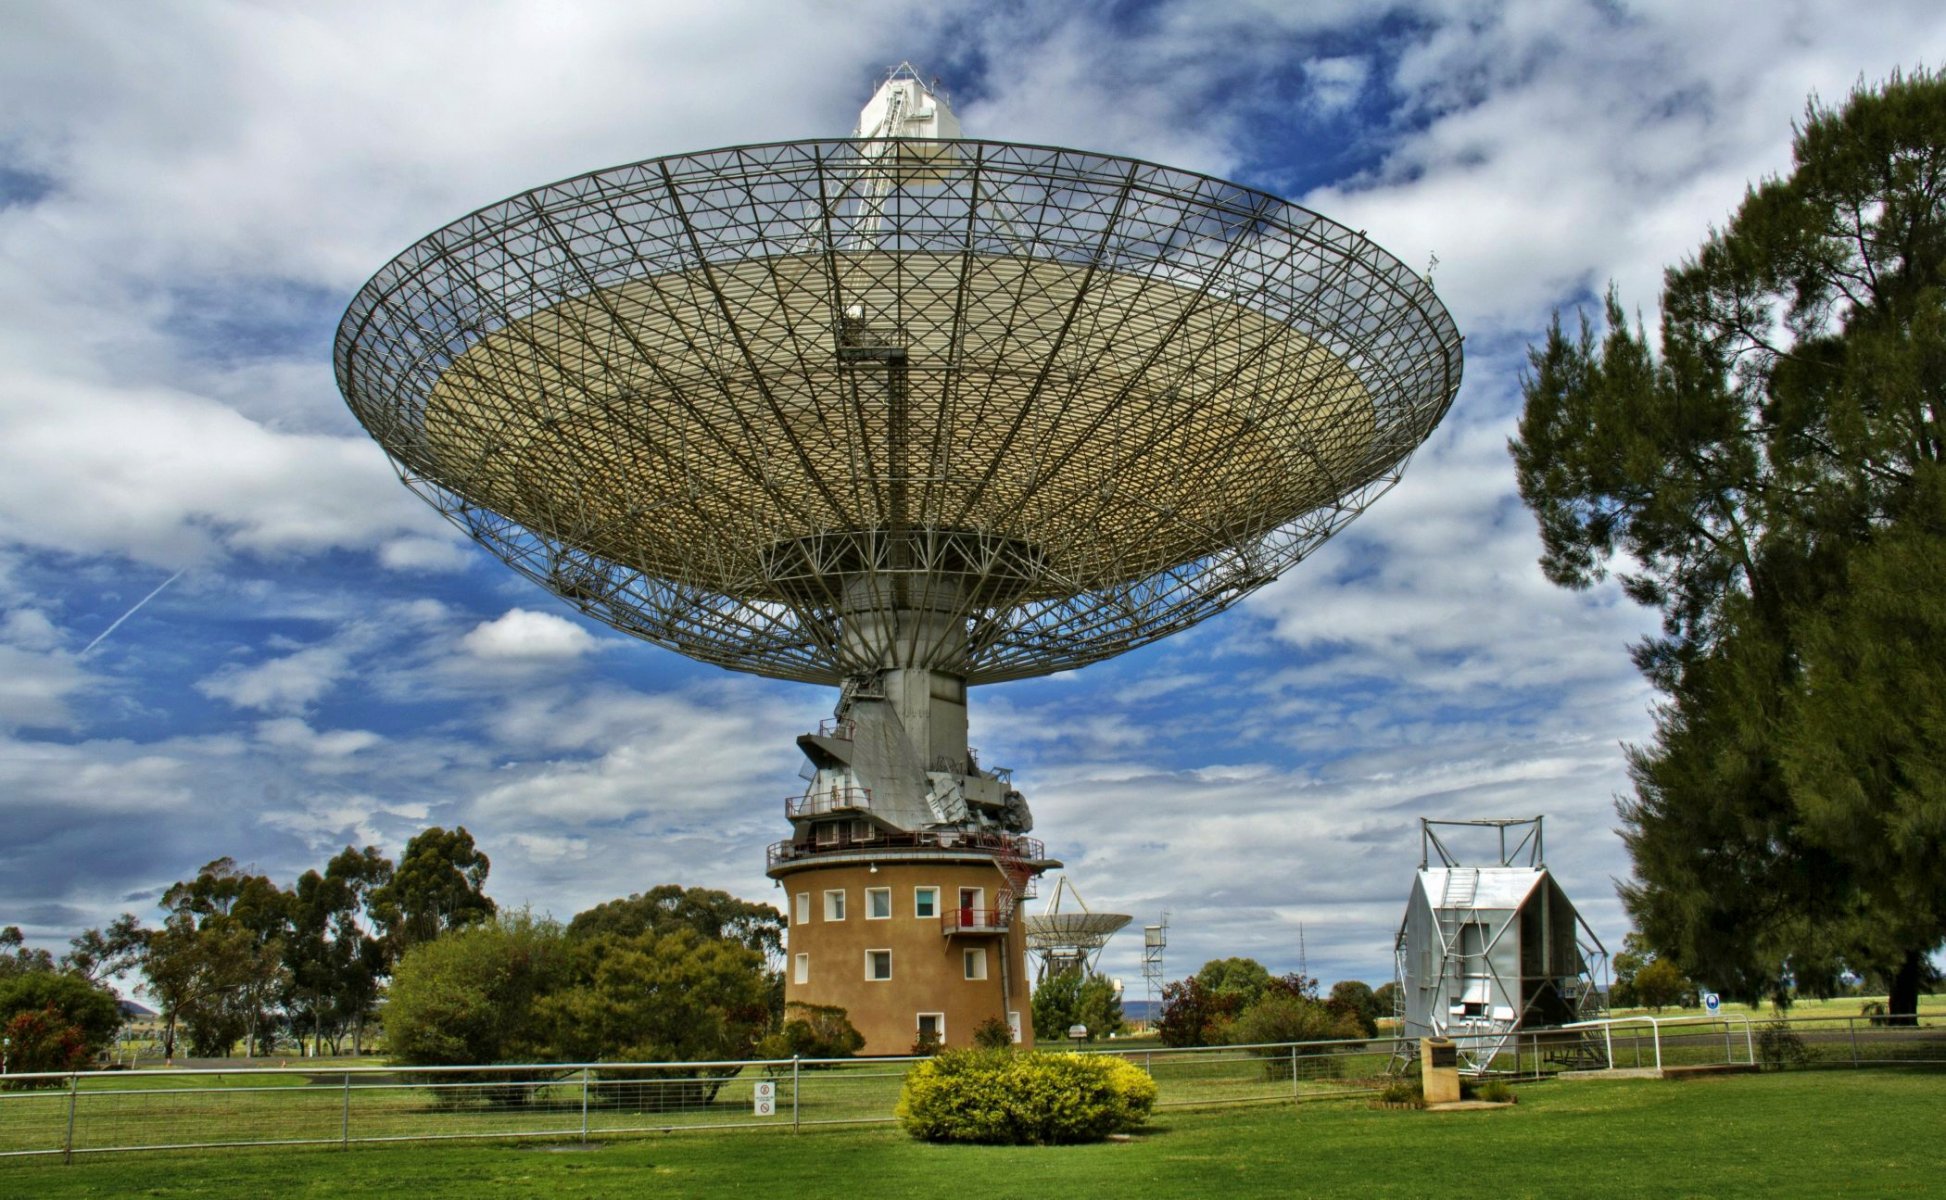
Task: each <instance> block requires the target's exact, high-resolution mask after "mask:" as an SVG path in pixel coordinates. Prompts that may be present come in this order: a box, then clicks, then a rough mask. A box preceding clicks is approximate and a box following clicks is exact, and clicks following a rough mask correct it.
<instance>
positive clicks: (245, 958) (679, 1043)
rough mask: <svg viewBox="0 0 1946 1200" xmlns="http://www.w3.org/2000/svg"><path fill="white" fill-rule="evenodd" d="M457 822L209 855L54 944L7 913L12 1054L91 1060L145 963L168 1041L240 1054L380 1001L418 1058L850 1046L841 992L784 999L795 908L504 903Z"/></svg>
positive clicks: (63, 1062)
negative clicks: (26, 934) (264, 868)
mask: <svg viewBox="0 0 1946 1200" xmlns="http://www.w3.org/2000/svg"><path fill="white" fill-rule="evenodd" d="M490 869H491V862H490V860H489V859H488V857H487V855H486V854H485V853H484V852H483V851H482V850H480V848H479V847H478V846H477V845H475V843H474V841H473V837H472V835H471V834H470V833H468V832H467V830H466V829H465V828H463V827H462V828H457V829H452V830H447V829H444V828H440V827H436V826H435V827H432V828H429V829H426V830H424V831H422V832H421V833H420V834H418V835H417V836H415V837H414V838H412V839H411V840H410V841H409V842H407V844H406V847H405V850H404V852H403V853H402V854H401V855H400V857H399V860H398V861H397V862H396V863H394V862H393V861H392V860H391V859H389V858H387V857H386V856H385V855H384V854H383V853H381V852H380V851H379V850H378V849H377V848H376V847H371V846H368V847H365V848H364V849H362V850H360V849H356V848H354V847H350V846H347V847H346V848H345V849H344V850H343V851H342V852H340V853H339V854H337V855H336V856H334V857H333V858H332V859H331V860H330V861H329V862H327V863H326V864H325V865H324V868H323V869H322V870H309V871H306V872H304V874H302V875H300V876H299V877H298V878H297V879H296V881H295V882H293V883H292V884H291V885H290V886H288V887H283V886H279V885H278V884H276V883H275V882H274V881H272V880H271V879H270V878H268V877H267V876H265V875H262V874H259V873H255V872H252V871H250V870H247V869H245V868H240V867H238V866H237V864H236V863H235V861H234V860H233V859H230V858H219V859H217V860H215V861H214V862H211V863H209V864H207V865H205V866H204V867H203V868H202V869H201V870H200V871H198V872H197V873H196V875H195V876H194V877H193V878H191V879H188V880H183V881H180V882H178V883H175V884H173V885H171V886H170V887H169V888H167V889H165V890H164V892H163V894H162V897H161V899H160V901H159V902H158V907H159V908H160V910H161V921H160V924H159V925H158V926H156V927H146V926H144V925H143V923H142V922H141V921H140V920H139V919H138V918H137V917H136V916H135V915H134V914H131V913H124V914H122V915H121V916H120V917H118V918H117V919H116V920H115V921H113V922H112V923H110V924H109V925H108V926H107V927H106V928H103V929H91V930H88V931H86V932H84V933H82V934H81V935H79V936H77V937H76V938H74V939H73V941H72V942H71V943H70V949H69V951H68V953H67V954H65V955H63V956H61V957H60V958H59V959H58V960H57V959H56V958H55V957H54V956H53V955H52V954H50V953H49V952H48V951H45V950H40V949H35V948H31V947H28V946H27V945H26V944H25V939H24V938H23V937H22V936H21V933H20V931H19V930H18V929H17V928H13V927H8V928H7V929H5V930H0V1032H4V1033H5V1035H6V1036H7V1039H8V1040H7V1043H6V1048H7V1049H8V1050H9V1051H10V1057H11V1061H10V1062H9V1064H8V1070H9V1071H10V1072H12V1073H16V1074H17V1073H20V1072H23V1071H62V1070H72V1069H77V1068H81V1067H85V1066H87V1065H89V1064H90V1063H91V1062H93V1061H94V1060H95V1058H96V1057H97V1056H99V1055H100V1054H101V1053H102V1051H103V1050H104V1049H106V1047H107V1046H108V1044H109V1041H110V1039H111V1038H112V1037H113V1036H114V1034H115V1032H116V1030H117V1029H118V1028H119V1027H120V1025H121V1024H122V1015H121V1010H120V1005H119V1002H118V1001H117V1000H116V999H115V997H114V994H113V993H112V992H110V991H109V990H108V988H107V981H108V980H109V979H111V978H113V977H116V976H123V975H128V974H134V975H136V976H138V977H139V978H140V979H141V980H142V983H141V986H140V987H139V989H138V991H139V993H140V994H142V995H144V996H145V997H147V998H149V999H150V1000H152V1001H153V1002H154V1003H155V1004H156V1005H157V1007H158V1009H159V1010H160V1011H159V1016H160V1021H161V1026H162V1028H161V1042H162V1046H161V1049H162V1052H163V1054H164V1055H165V1056H169V1057H173V1056H174V1055H175V1054H177V1053H179V1052H184V1051H186V1052H187V1053H188V1054H190V1055H194V1056H198V1057H222V1056H226V1055H228V1054H229V1053H230V1052H231V1051H232V1049H234V1048H235V1047H236V1045H237V1044H238V1043H239V1042H241V1043H242V1046H243V1050H244V1053H245V1054H246V1055H257V1054H266V1053H271V1052H273V1048H274V1047H275V1046H276V1045H277V1044H279V1043H280V1042H286V1041H297V1042H299V1043H301V1044H308V1045H309V1047H310V1049H311V1050H312V1052H313V1053H316V1054H338V1053H342V1052H343V1051H344V1050H346V1049H347V1048H349V1049H350V1050H351V1051H352V1052H353V1053H354V1054H356V1053H360V1052H362V1051H363V1050H364V1048H365V1046H366V1045H367V1043H368V1039H369V1035H370V1033H371V1032H372V1030H373V1027H374V1026H375V1024H377V1022H376V1021H375V1018H376V1017H378V1015H379V1014H380V1012H381V1009H382V1011H383V1022H382V1024H383V1032H384V1038H385V1048H386V1052H387V1054H388V1056H389V1057H390V1058H391V1059H392V1060H393V1061H396V1062H400V1063H407V1064H420V1065H426V1064H459V1063H494V1062H509V1061H521V1062H547V1061H592V1060H597V1059H600V1060H609V1061H651V1060H665V1061H666V1060H700V1059H723V1058H748V1057H752V1056H753V1055H757V1054H759V1053H760V1052H761V1053H762V1054H763V1055H764V1056H771V1057H789V1056H790V1055H793V1054H799V1055H804V1056H815V1057H844V1056H847V1055H849V1054H851V1053H853V1052H855V1051H856V1050H857V1049H858V1048H859V1047H860V1046H861V1045H862V1041H863V1039H862V1038H861V1037H860V1036H859V1035H858V1033H857V1031H856V1029H854V1028H852V1026H851V1025H850V1022H849V1020H848V1015H847V1014H846V1013H845V1012H844V1011H843V1010H841V1009H825V1008H820V1007H815V1006H802V1005H800V1006H796V1008H795V1009H794V1010H793V1011H792V1012H790V1013H788V1014H787V1013H786V1012H785V1011H784V1003H783V994H784V983H783V975H782V971H781V967H782V962H783V945H784V918H783V916H782V914H780V913H779V912H777V911H776V910H775V909H774V908H771V907H769V906H767V905H762V904H755V903H751V902H748V901H744V900H740V899H737V898H736V897H734V896H731V895H729V894H728V893H726V892H721V891H715V890H710V889H704V888H684V887H681V886H679V885H675V884H664V885H661V886H659V887H654V888H651V889H649V890H648V891H646V892H641V893H637V894H633V895H630V896H627V897H625V898H621V899H616V900H611V901H608V902H605V903H603V904H599V905H596V906H595V907H593V908H590V909H588V910H587V911H585V912H582V913H578V914H576V915H575V916H574V917H573V919H572V920H570V921H568V922H566V923H562V922H559V921H555V920H553V919H552V918H549V917H545V916H535V915H534V914H532V913H530V912H527V911H524V910H522V911H516V912H505V911H501V909H500V908H499V906H498V905H497V904H496V903H495V902H494V901H493V899H492V898H491V897H489V896H488V895H487V894H486V892H485V885H486V881H487V876H488V872H489V870H490Z"/></svg>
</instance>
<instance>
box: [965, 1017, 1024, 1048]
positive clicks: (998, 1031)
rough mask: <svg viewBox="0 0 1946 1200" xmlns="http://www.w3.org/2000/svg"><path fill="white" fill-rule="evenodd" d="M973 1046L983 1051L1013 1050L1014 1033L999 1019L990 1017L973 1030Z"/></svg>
mask: <svg viewBox="0 0 1946 1200" xmlns="http://www.w3.org/2000/svg"><path fill="white" fill-rule="evenodd" d="M973 1044H974V1045H975V1046H978V1047H979V1048H980V1049H982V1050H1011V1049H1013V1047H1014V1031H1013V1029H1012V1027H1010V1026H1009V1025H1008V1024H1007V1023H1006V1022H1005V1021H1003V1020H1001V1019H1000V1018H999V1017H988V1018H987V1019H986V1020H984V1021H981V1022H980V1024H979V1027H978V1028H976V1029H974V1030H973Z"/></svg>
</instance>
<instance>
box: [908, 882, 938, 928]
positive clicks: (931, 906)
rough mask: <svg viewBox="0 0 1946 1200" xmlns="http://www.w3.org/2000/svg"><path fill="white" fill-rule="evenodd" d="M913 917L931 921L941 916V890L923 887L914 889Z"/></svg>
mask: <svg viewBox="0 0 1946 1200" xmlns="http://www.w3.org/2000/svg"><path fill="white" fill-rule="evenodd" d="M912 915H913V916H915V917H918V918H920V919H921V920H929V919H931V918H933V917H936V916H938V915H939V889H938V888H936V887H922V888H914V889H912Z"/></svg>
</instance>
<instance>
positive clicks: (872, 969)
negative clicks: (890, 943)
mask: <svg viewBox="0 0 1946 1200" xmlns="http://www.w3.org/2000/svg"><path fill="white" fill-rule="evenodd" d="M865 978H867V979H870V980H873V981H876V982H883V981H884V980H887V979H890V978H892V952H891V951H890V950H867V951H865Z"/></svg>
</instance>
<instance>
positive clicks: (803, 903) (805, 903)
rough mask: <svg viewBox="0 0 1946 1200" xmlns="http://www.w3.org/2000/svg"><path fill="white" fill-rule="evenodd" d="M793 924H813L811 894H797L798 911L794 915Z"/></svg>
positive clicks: (792, 917)
mask: <svg viewBox="0 0 1946 1200" xmlns="http://www.w3.org/2000/svg"><path fill="white" fill-rule="evenodd" d="M791 923H792V924H794V925H809V924H810V923H811V893H809V892H799V893H798V894H797V911H796V913H794V914H792V916H791Z"/></svg>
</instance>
